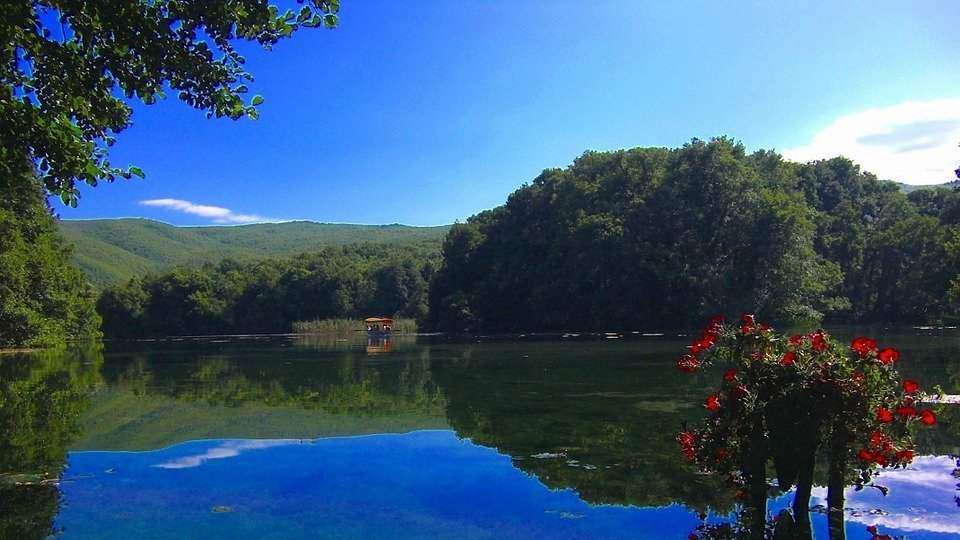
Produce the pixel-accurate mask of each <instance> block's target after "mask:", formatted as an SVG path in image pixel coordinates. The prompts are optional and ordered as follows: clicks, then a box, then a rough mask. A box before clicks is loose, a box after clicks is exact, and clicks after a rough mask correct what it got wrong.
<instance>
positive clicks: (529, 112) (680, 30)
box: [53, 0, 960, 225]
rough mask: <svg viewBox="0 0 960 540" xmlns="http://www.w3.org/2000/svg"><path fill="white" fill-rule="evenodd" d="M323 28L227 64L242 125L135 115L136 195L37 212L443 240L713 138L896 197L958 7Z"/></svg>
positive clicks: (945, 136)
mask: <svg viewBox="0 0 960 540" xmlns="http://www.w3.org/2000/svg"><path fill="white" fill-rule="evenodd" d="M291 4H293V3H292V2H291ZM340 17H341V19H340V20H341V22H340V27H338V28H337V29H335V30H332V31H324V30H319V29H318V30H305V31H301V32H300V33H298V34H297V35H295V36H294V38H293V39H291V40H289V41H287V42H282V43H280V44H279V45H278V46H277V47H276V48H275V50H274V51H272V52H269V53H268V52H264V51H261V50H260V49H258V48H257V47H255V46H252V45H248V44H245V45H243V46H242V47H241V48H242V51H243V52H244V54H245V55H246V57H247V60H248V62H247V67H248V68H249V70H250V72H251V73H253V74H254V76H255V79H256V80H255V82H254V83H252V84H250V89H251V94H250V95H251V96H252V95H253V94H262V95H263V96H264V97H265V102H264V103H263V105H262V106H261V107H260V113H261V116H260V119H259V120H258V121H249V120H241V121H237V122H231V121H229V120H207V119H205V118H204V115H203V114H202V113H200V112H198V111H195V110H193V109H191V108H190V107H188V106H186V105H184V104H182V103H180V102H178V101H176V99H174V98H172V97H171V98H170V99H168V100H166V101H164V102H162V103H159V104H157V105H154V106H149V107H148V106H143V105H137V106H136V107H135V113H134V116H133V126H132V127H131V128H129V129H127V130H126V131H124V132H122V133H120V134H119V135H118V137H117V139H118V142H117V144H116V145H115V146H114V147H113V148H112V149H111V162H112V163H114V164H116V165H121V166H123V165H127V164H135V165H138V166H140V167H141V168H142V169H143V170H144V171H145V172H146V173H147V178H146V179H144V180H131V181H118V182H117V183H115V184H113V185H107V184H101V185H100V186H98V187H96V188H84V189H82V198H81V200H80V204H79V207H78V208H77V209H70V208H65V207H63V206H61V205H60V204H59V203H57V202H54V203H53V204H54V205H55V208H56V210H57V211H58V212H59V213H60V215H61V217H63V218H66V219H78V218H99V217H126V216H138V217H148V218H152V219H158V220H162V221H166V222H169V223H174V224H179V225H204V224H214V223H244V222H252V221H279V220H295V219H296V220H299V219H306V220H312V221H322V222H338V223H369V224H378V223H405V224H410V225H437V224H446V223H452V222H453V221H455V220H461V221H462V220H464V219H466V218H467V217H469V216H470V215H472V214H475V213H477V212H479V211H482V210H484V209H487V208H491V207H494V206H497V205H500V204H503V203H504V202H505V201H506V198H507V196H508V195H509V194H510V193H512V192H513V191H515V190H516V189H518V188H519V187H521V186H522V185H523V184H524V183H527V182H531V181H532V180H533V179H534V178H535V177H536V176H537V175H538V174H539V173H540V172H541V171H542V170H543V169H545V168H550V167H565V166H567V165H569V164H570V163H571V162H572V161H573V160H574V159H575V158H576V157H577V156H579V155H580V154H582V153H583V152H584V151H585V150H615V149H620V148H633V147H638V146H667V147H677V146H681V145H683V144H684V143H686V142H688V141H689V140H690V139H692V138H695V137H696V138H700V139H709V138H711V137H715V136H724V135H726V136H730V137H733V138H734V139H737V140H740V141H742V142H743V143H744V144H745V145H746V146H747V148H748V150H750V151H753V150H759V149H768V150H777V151H781V152H784V153H785V154H786V155H787V156H788V157H790V158H792V159H796V160H808V159H822V158H830V157H834V156H836V155H844V156H846V157H849V158H851V159H853V160H855V161H857V162H858V163H860V164H861V165H862V167H863V168H864V169H865V170H868V171H871V172H873V173H875V174H877V175H878V176H879V177H881V178H887V179H892V180H897V181H901V182H905V183H912V184H932V183H943V182H949V181H951V180H953V179H954V175H953V170H954V169H955V168H956V167H957V166H958V165H960V148H958V146H957V145H958V143H960V131H958V129H960V128H958V118H960V114H958V109H960V108H958V105H957V104H958V102H960V101H958V100H960V34H958V33H957V32H956V29H955V21H957V20H960V3H958V2H922V1H918V2H893V1H851V2H842V3H820V2H803V3H794V4H784V3H777V2H775V3H760V4H755V3H740V2H729V3H721V2H693V1H690V2H685V1H681V2H634V1H628V0H624V1H602V2H596V3H592V4H590V5H589V6H586V5H585V4H583V3H582V2H573V1H566V0H542V1H536V2H509V3H508V2H500V1H490V2H469V3H467V2H448V1H445V0H444V1H441V0H433V1H425V2H413V3H410V2H406V3H399V2H344V3H343V5H342V10H341V13H340ZM150 201H154V202H152V203H150ZM155 201H167V202H165V203H157V202H155ZM204 208H206V209H211V208H213V209H216V210H204Z"/></svg>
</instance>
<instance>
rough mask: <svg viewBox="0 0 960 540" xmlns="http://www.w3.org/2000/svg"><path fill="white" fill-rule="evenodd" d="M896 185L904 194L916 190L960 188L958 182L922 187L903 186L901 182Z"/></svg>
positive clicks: (959, 182) (959, 181)
mask: <svg viewBox="0 0 960 540" xmlns="http://www.w3.org/2000/svg"><path fill="white" fill-rule="evenodd" d="M897 185H898V186H900V190H901V191H903V192H904V193H910V192H911V191H916V190H918V189H937V188H947V189H956V188H958V187H960V180H954V181H953V182H946V183H943V184H931V185H923V186H915V185H911V184H904V183H902V182H897Z"/></svg>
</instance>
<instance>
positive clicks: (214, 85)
mask: <svg viewBox="0 0 960 540" xmlns="http://www.w3.org/2000/svg"><path fill="white" fill-rule="evenodd" d="M298 3H299V4H304V5H302V6H300V8H299V10H297V11H295V10H292V9H291V10H282V9H280V8H279V7H277V6H276V5H273V4H269V3H268V2H267V1H265V0H231V1H229V2H208V1H205V0H156V1H145V0H113V1H110V2H77V1H69V0H63V1H58V0H13V1H8V2H4V7H3V9H2V10H0V43H2V46H3V49H2V52H0V80H2V82H3V85H2V88H0V143H2V144H0V176H5V177H12V176H16V174H15V173H16V169H17V168H18V167H19V165H20V164H21V163H22V162H23V161H24V160H29V161H30V162H32V163H33V164H34V167H35V170H36V173H37V174H38V175H39V177H40V178H41V180H42V182H43V185H44V187H45V188H46V189H47V190H48V191H49V192H50V193H53V194H55V195H59V196H60V197H61V199H62V200H63V201H64V202H65V203H69V204H71V205H76V202H77V198H78V196H79V191H78V190H77V189H76V182H77V181H82V182H86V183H87V184H90V185H96V184H97V182H98V181H101V180H105V181H113V180H114V179H115V178H116V177H118V176H119V177H124V178H130V177H131V176H133V175H136V176H141V177H142V176H143V171H142V170H140V169H139V168H138V167H135V166H131V167H127V168H118V167H116V166H114V165H112V164H111V163H110V161H109V159H108V151H107V149H108V147H109V146H110V145H111V144H112V143H113V141H114V138H113V136H114V135H115V134H116V133H118V132H120V131H123V130H124V129H125V128H127V127H128V126H129V125H130V115H131V108H130V105H129V100H132V99H134V98H136V99H139V100H140V101H142V102H143V103H146V104H151V103H154V102H155V101H156V100H157V99H158V98H160V99H162V98H165V97H166V95H167V92H171V93H173V94H174V95H176V96H177V97H178V98H179V99H180V100H182V101H184V102H185V103H187V104H188V105H190V106H192V107H195V108H197V109H200V110H203V111H206V112H207V115H208V116H217V117H222V116H226V117H229V118H232V119H237V118H241V117H243V116H248V117H250V118H252V119H256V118H257V115H258V113H257V109H256V106H257V105H259V104H260V103H261V102H262V101H263V98H262V97H260V96H257V95H254V96H253V97H252V98H250V99H249V100H248V99H247V98H245V94H246V93H247V92H248V87H247V85H246V83H247V82H249V81H251V80H252V77H251V75H250V73H248V72H247V71H246V70H245V68H244V58H243V56H241V55H240V54H239V53H238V52H237V50H236V48H235V46H234V44H235V43H236V42H239V41H255V42H257V43H259V44H260V45H261V46H263V47H264V48H267V49H269V48H271V47H272V46H273V45H274V44H276V43H277V42H278V41H280V40H282V39H284V38H287V37H290V36H291V35H292V34H293V33H294V32H295V31H297V30H298V29H299V28H303V27H318V26H325V27H327V28H332V27H334V26H336V24H337V16H336V13H337V11H338V9H339V0H310V1H309V2H304V1H303V0H298Z"/></svg>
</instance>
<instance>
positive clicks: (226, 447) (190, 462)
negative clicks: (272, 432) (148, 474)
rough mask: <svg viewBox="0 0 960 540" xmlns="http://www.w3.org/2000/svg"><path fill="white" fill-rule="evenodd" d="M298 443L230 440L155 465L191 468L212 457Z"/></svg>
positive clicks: (282, 440)
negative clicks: (194, 453)
mask: <svg viewBox="0 0 960 540" xmlns="http://www.w3.org/2000/svg"><path fill="white" fill-rule="evenodd" d="M291 444H297V441H296V440H294V439H265V440H228V441H224V442H223V444H221V445H220V446H218V447H216V448H210V449H209V450H207V451H206V452H204V453H202V454H197V455H193V456H183V457H181V458H177V459H174V460H171V461H164V462H163V463H158V464H156V465H154V467H157V468H160V469H190V468H193V467H199V466H200V465H203V462H205V461H210V460H211V459H226V458H232V457H236V456H239V455H240V454H241V453H242V452H245V451H248V450H262V449H264V448H273V447H276V446H287V445H291Z"/></svg>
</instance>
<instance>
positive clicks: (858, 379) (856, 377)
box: [853, 371, 867, 386]
mask: <svg viewBox="0 0 960 540" xmlns="http://www.w3.org/2000/svg"><path fill="white" fill-rule="evenodd" d="M853 382H854V384H856V385H857V386H863V384H864V383H865V382H867V378H866V377H864V375H863V373H860V372H859V371H858V372H856V373H854V374H853Z"/></svg>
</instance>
